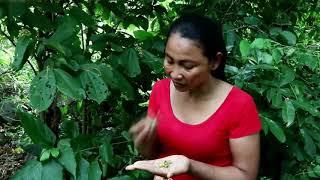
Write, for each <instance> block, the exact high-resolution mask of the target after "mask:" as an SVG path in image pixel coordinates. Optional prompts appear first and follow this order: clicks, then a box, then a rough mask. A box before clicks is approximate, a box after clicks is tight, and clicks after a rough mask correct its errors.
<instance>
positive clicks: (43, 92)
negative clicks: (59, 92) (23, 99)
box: [30, 69, 56, 111]
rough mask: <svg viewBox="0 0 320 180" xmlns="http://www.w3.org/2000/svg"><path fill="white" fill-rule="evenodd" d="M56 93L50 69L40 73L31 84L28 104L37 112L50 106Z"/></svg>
mask: <svg viewBox="0 0 320 180" xmlns="http://www.w3.org/2000/svg"><path fill="white" fill-rule="evenodd" d="M55 93H56V79H55V76H54V73H53V71H52V70H51V69H45V70H43V71H41V72H40V73H39V74H38V75H37V76H36V77H35V78H34V79H33V80H32V82H31V86H30V103H31V105H32V106H33V107H34V108H36V109H37V110H38V111H44V110H46V109H48V107H49V106H50V105H51V103H52V101H53V99H54V98H55Z"/></svg>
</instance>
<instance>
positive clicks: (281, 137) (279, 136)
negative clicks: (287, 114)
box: [263, 117, 286, 143]
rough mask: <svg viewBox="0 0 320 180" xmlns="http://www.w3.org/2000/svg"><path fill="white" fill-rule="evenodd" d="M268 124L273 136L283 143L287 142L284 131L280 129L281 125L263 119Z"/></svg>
mask: <svg viewBox="0 0 320 180" xmlns="http://www.w3.org/2000/svg"><path fill="white" fill-rule="evenodd" d="M263 118H265V120H266V121H267V122H268V126H269V129H270V131H271V132H272V134H273V135H274V136H275V137H276V138H277V139H278V140H279V141H280V142H281V143H284V142H286V136H285V134H284V133H283V130H282V129H281V128H280V127H279V125H278V124H277V123H276V122H274V121H273V120H271V119H269V118H266V117H263Z"/></svg>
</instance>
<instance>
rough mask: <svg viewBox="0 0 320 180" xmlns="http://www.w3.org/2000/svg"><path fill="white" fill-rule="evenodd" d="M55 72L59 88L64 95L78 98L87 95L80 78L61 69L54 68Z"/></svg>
mask: <svg viewBox="0 0 320 180" xmlns="http://www.w3.org/2000/svg"><path fill="white" fill-rule="evenodd" d="M54 74H55V78H56V82H57V87H58V90H59V91H60V92H62V93H63V94H64V95H66V96H68V97H71V98H73V99H76V100H81V99H84V98H85V97H86V95H85V92H84V90H83V89H82V88H81V82H80V81H79V80H78V79H76V78H74V77H72V76H71V75H70V74H69V73H67V72H65V71H64V70H61V69H54Z"/></svg>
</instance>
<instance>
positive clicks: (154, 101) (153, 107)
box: [148, 82, 160, 117]
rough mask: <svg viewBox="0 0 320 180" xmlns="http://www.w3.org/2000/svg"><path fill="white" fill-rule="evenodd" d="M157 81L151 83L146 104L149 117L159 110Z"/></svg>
mask: <svg viewBox="0 0 320 180" xmlns="http://www.w3.org/2000/svg"><path fill="white" fill-rule="evenodd" d="M159 91H160V90H159V82H156V83H155V84H154V85H153V88H152V91H151V95H150V98H149V105H148V116H149V117H155V116H156V115H157V114H158V111H159V108H160V107H159V100H158V99H159V98H158V97H159V96H160V95H159V93H160V92H159Z"/></svg>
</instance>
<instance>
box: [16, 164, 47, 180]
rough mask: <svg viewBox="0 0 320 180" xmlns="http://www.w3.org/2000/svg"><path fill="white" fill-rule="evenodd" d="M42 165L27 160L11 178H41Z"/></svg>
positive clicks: (18, 179)
mask: <svg viewBox="0 0 320 180" xmlns="http://www.w3.org/2000/svg"><path fill="white" fill-rule="evenodd" d="M42 169H43V167H42V165H41V163H40V162H38V161H35V160H29V161H28V162H27V163H26V164H25V165H24V166H23V167H22V168H21V169H20V170H19V171H18V172H17V173H16V174H15V175H14V176H13V177H12V180H41V174H42Z"/></svg>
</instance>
